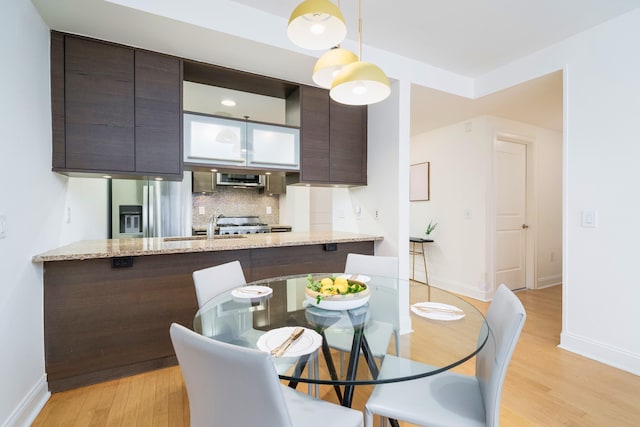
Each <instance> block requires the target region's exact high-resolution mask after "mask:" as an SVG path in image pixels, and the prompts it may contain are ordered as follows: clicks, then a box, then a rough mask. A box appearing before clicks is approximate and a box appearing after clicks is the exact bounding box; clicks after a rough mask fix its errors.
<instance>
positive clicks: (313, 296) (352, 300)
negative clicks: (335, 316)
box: [304, 287, 371, 310]
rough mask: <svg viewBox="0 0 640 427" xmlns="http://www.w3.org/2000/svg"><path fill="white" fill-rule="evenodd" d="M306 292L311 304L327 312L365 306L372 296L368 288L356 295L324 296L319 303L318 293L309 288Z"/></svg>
mask: <svg viewBox="0 0 640 427" xmlns="http://www.w3.org/2000/svg"><path fill="white" fill-rule="evenodd" d="M304 292H305V297H306V298H307V301H309V304H311V305H314V306H316V307H318V308H323V309H325V310H351V309H352V308H357V307H360V306H362V305H365V304H366V303H367V301H369V297H370V296H371V292H370V291H369V288H368V287H367V288H365V290H363V291H360V292H358V293H355V294H346V295H324V296H323V297H322V299H321V300H320V302H318V299H317V297H318V292H316V291H313V290H311V289H309V288H306V289H305V290H304Z"/></svg>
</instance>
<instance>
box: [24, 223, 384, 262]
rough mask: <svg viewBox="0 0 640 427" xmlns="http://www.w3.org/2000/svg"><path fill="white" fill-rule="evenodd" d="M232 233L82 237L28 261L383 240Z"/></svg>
mask: <svg viewBox="0 0 640 427" xmlns="http://www.w3.org/2000/svg"><path fill="white" fill-rule="evenodd" d="M232 236H233V237H227V236H216V237H215V238H214V239H213V240H207V239H206V236H188V237H181V238H175V237H166V238H162V237H160V238H158V237H154V238H141V239H106V240H82V241H79V242H75V243H71V244H69V245H66V246H62V247H60V248H57V249H53V250H50V251H47V252H44V253H42V254H38V255H35V256H34V257H33V258H32V261H33V262H45V261H71V260H83V259H94V258H112V257H123V256H142V255H162V254H180V253H190V252H212V251H230V250H237V249H254V248H272V247H280V246H301V245H316V244H323V243H341V242H361V241H370V240H382V239H383V237H382V236H372V235H368V234H356V233H345V232H338V231H333V232H331V231H329V232H290V233H260V234H244V235H232ZM239 236H240V237H239ZM178 239H179V240H178Z"/></svg>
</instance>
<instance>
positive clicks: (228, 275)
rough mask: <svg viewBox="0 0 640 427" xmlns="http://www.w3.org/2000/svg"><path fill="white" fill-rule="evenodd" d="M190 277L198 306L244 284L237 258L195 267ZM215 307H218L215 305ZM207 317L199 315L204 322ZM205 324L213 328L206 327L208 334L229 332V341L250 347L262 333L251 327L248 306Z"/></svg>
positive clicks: (254, 345) (251, 322) (251, 319)
mask: <svg viewBox="0 0 640 427" xmlns="http://www.w3.org/2000/svg"><path fill="white" fill-rule="evenodd" d="M192 276H193V284H194V285H195V289H196V297H197V299H198V307H200V308H201V307H202V306H203V305H205V304H206V303H207V301H209V300H210V299H211V298H213V297H215V296H217V295H219V294H221V293H223V292H226V291H229V290H231V289H233V288H237V287H240V286H244V285H246V281H245V278H244V273H243V271H242V266H241V265H240V261H231V262H227V263H225V264H220V265H216V266H213V267H208V268H203V269H201V270H196V271H194V272H193V274H192ZM216 309H218V308H217V307H216ZM206 319H207V316H206V314H205V315H203V316H202V321H203V323H206ZM208 326H211V328H212V329H211V330H208V332H207V334H208V335H211V336H213V335H224V334H230V335H232V336H233V337H234V338H233V339H232V340H231V341H232V342H234V343H236V344H239V345H242V344H244V345H247V346H250V347H253V348H256V347H257V346H256V343H257V342H258V339H259V338H260V337H261V336H262V335H263V334H264V332H263V331H259V330H256V329H254V328H253V313H252V312H251V310H250V309H249V307H247V309H246V310H236V312H235V313H234V315H233V316H226V317H225V319H224V321H223V320H222V318H219V319H218V322H217V323H216V324H215V325H208ZM203 328H204V325H203Z"/></svg>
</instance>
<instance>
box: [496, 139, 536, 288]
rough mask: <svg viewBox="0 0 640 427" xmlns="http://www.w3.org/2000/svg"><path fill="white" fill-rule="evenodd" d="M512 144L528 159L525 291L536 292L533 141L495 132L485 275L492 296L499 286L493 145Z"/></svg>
mask: <svg viewBox="0 0 640 427" xmlns="http://www.w3.org/2000/svg"><path fill="white" fill-rule="evenodd" d="M498 140H500V141H506V142H512V143H515V144H523V145H524V146H525V148H526V156H527V172H526V192H527V194H526V199H525V200H526V218H527V224H528V225H529V228H528V233H527V234H526V237H525V239H526V244H525V247H526V251H527V253H526V261H525V269H526V271H525V287H526V289H535V288H536V276H537V271H536V268H535V266H536V240H537V239H536V230H537V217H536V212H537V209H536V197H535V190H536V189H535V179H534V178H535V173H534V172H535V167H534V166H535V138H533V137H527V136H523V135H519V134H515V133H510V132H496V133H495V135H494V137H493V146H492V150H493V153H492V162H493V163H492V165H491V175H492V179H491V180H490V182H491V188H490V189H489V191H488V194H490V202H489V203H488V204H487V209H488V210H489V212H487V213H488V215H487V222H488V224H487V255H488V260H487V267H488V268H487V271H488V273H489V274H488V276H489V281H490V286H491V288H492V293H491V294H492V295H493V293H495V290H496V288H497V286H498V284H497V283H496V180H497V176H496V170H495V165H496V143H497V141H498Z"/></svg>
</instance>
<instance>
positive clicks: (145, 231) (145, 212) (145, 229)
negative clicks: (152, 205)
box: [142, 185, 150, 237]
mask: <svg viewBox="0 0 640 427" xmlns="http://www.w3.org/2000/svg"><path fill="white" fill-rule="evenodd" d="M149 218H150V216H149V186H148V185H143V186H142V236H143V237H149V231H150V230H149Z"/></svg>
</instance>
